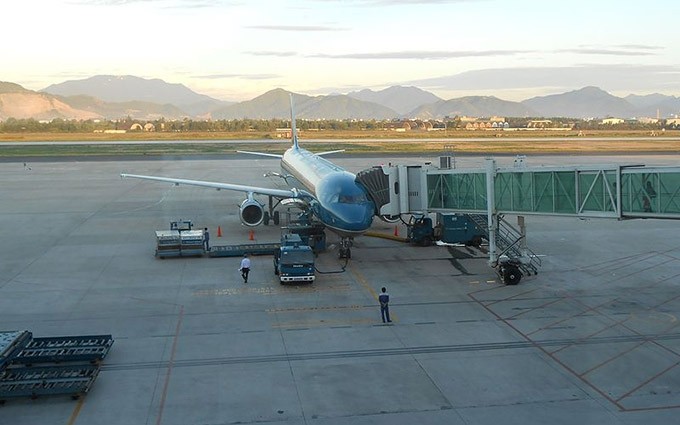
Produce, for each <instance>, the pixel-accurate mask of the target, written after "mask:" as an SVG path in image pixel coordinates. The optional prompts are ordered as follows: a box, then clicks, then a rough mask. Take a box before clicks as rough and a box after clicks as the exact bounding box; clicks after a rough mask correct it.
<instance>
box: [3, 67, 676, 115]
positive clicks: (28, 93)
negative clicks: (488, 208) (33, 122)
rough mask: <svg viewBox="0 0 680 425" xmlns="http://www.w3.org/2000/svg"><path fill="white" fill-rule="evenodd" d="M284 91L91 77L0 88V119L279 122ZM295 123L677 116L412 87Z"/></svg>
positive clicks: (565, 98) (313, 108)
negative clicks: (231, 90) (235, 97)
mask: <svg viewBox="0 0 680 425" xmlns="http://www.w3.org/2000/svg"><path fill="white" fill-rule="evenodd" d="M289 93H290V92H288V91H285V90H283V89H273V90H270V91H268V92H266V93H264V94H262V95H260V96H257V97H255V98H254V99H251V100H247V101H243V102H238V103H234V102H225V101H221V100H218V99H215V98H212V97H210V96H206V95H203V94H199V93H196V92H194V91H192V90H191V89H189V88H188V87H186V86H184V85H182V84H170V83H166V82H164V81H162V80H159V79H144V78H140V77H135V76H112V75H99V76H94V77H91V78H87V79H84V80H71V81H66V82H63V83H60V84H53V85H51V86H49V87H46V88H45V89H43V90H40V91H32V90H27V89H25V88H23V87H21V86H20V85H18V84H15V83H10V82H0V120H3V119H7V118H34V119H38V120H49V119H53V118H63V119H81V120H82V119H120V118H125V117H131V118H134V119H138V120H154V119H159V118H164V119H168V120H175V119H183V118H191V119H242V118H251V119H272V118H281V119H286V118H289V117H290V101H289ZM295 109H296V116H298V117H299V118H302V119H357V120H370V119H377V120H385V119H400V118H414V119H443V118H445V117H454V116H470V117H490V116H504V117H548V118H549V117H569V118H604V117H608V116H611V117H619V118H632V117H643V116H644V117H656V116H657V115H659V116H661V117H668V116H671V115H672V114H678V113H680V97H675V96H667V95H662V94H650V95H646V96H639V95H629V96H626V97H625V98H622V97H617V96H614V95H612V94H610V93H607V92H606V91H604V90H601V89H599V88H597V87H584V88H582V89H579V90H574V91H570V92H567V93H561V94H554V95H549V96H539V97H533V98H531V99H527V100H524V101H522V102H513V101H507V100H502V99H499V98H497V97H494V96H467V97H461V98H455V99H449V100H444V99H441V98H439V97H437V96H435V95H434V94H432V93H430V92H427V91H425V90H422V89H420V88H417V87H402V86H393V87H389V88H386V89H384V90H379V91H373V90H369V89H365V90H360V91H354V92H350V93H348V94H329V95H322V96H307V95H304V94H295Z"/></svg>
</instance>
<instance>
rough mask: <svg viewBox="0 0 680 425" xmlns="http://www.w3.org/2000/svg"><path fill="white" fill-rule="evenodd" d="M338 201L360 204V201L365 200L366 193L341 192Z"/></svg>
mask: <svg viewBox="0 0 680 425" xmlns="http://www.w3.org/2000/svg"><path fill="white" fill-rule="evenodd" d="M338 202H340V203H341V204H360V203H362V202H366V195H364V194H363V193H356V194H352V195H349V194H346V193H343V194H342V196H340V197H339V198H338Z"/></svg>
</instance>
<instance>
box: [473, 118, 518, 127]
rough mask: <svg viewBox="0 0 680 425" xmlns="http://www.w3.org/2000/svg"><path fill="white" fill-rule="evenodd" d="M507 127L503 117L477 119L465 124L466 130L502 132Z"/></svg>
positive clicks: (508, 125)
mask: <svg viewBox="0 0 680 425" xmlns="http://www.w3.org/2000/svg"><path fill="white" fill-rule="evenodd" d="M509 127H510V124H508V123H507V122H506V121H505V118H503V117H491V118H489V119H485V118H477V119H476V120H475V121H472V122H468V123H467V124H465V129H466V130H487V129H489V130H502V129H504V128H509Z"/></svg>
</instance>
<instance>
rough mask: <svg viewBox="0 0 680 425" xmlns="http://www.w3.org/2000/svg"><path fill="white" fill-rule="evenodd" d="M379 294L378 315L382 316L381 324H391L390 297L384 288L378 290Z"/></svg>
mask: <svg viewBox="0 0 680 425" xmlns="http://www.w3.org/2000/svg"><path fill="white" fill-rule="evenodd" d="M380 292H381V294H380V295H379V296H378V301H380V315H381V316H382V321H383V323H385V322H387V323H392V321H391V320H390V305H389V303H390V295H389V294H388V293H387V289H386V288H385V287H384V286H383V287H382V289H380ZM385 319H387V320H385Z"/></svg>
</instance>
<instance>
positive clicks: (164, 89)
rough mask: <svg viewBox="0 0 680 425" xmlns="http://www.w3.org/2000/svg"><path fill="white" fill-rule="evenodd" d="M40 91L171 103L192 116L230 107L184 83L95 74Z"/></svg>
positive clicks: (64, 94) (123, 100)
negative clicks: (222, 107) (193, 89)
mask: <svg viewBox="0 0 680 425" xmlns="http://www.w3.org/2000/svg"><path fill="white" fill-rule="evenodd" d="M41 91H42V92H45V93H50V94H55V95H60V96H65V97H68V96H79V95H86V96H90V97H94V98H97V99H100V100H103V101H104V102H111V103H122V102H133V101H142V102H148V103H155V104H161V105H164V104H171V105H174V106H175V107H177V108H179V109H181V110H182V111H184V114H185V115H191V116H198V115H204V114H208V113H210V112H211V111H212V110H213V109H215V108H218V107H221V106H225V105H228V104H230V103H229V102H223V101H221V100H217V99H214V98H212V97H210V96H206V95H203V94H198V93H196V92H194V91H192V90H191V89H189V88H188V87H186V86H185V85H183V84H171V83H167V82H165V81H163V80H160V79H157V78H154V79H145V78H140V77H135V76H132V75H123V76H115V75H96V76H94V77H90V78H86V79H84V80H70V81H65V82H63V83H59V84H52V85H50V86H48V87H46V88H44V89H43V90H41Z"/></svg>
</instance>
